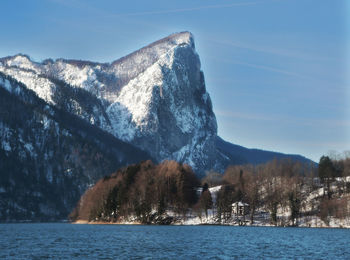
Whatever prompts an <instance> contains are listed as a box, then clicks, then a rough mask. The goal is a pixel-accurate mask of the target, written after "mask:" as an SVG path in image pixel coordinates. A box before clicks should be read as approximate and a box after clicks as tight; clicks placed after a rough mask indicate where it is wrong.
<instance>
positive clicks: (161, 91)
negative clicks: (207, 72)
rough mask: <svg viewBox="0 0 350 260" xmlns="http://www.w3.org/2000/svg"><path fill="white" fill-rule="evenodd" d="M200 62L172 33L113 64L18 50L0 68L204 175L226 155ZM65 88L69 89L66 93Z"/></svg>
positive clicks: (182, 36)
mask: <svg viewBox="0 0 350 260" xmlns="http://www.w3.org/2000/svg"><path fill="white" fill-rule="evenodd" d="M200 67H201V65H200V60H199V56H198V54H197V52H196V50H195V44H194V39H193V35H192V34H191V33H189V32H182V33H176V34H172V35H170V36H168V37H166V38H164V39H162V40H159V41H157V42H154V43H152V44H150V45H148V46H146V47H144V48H142V49H140V50H138V51H136V52H134V53H132V54H130V55H128V56H125V57H123V58H121V59H119V60H116V61H114V62H112V63H94V62H88V61H76V60H64V59H58V60H56V61H52V60H45V61H44V62H42V63H37V62H33V61H31V60H30V58H29V57H28V56H25V55H16V56H13V57H6V58H3V59H1V60H0V72H3V73H4V74H6V75H9V76H11V77H13V78H15V79H16V80H18V81H19V82H21V83H23V84H25V85H26V86H27V87H28V88H29V89H31V90H33V91H34V92H35V93H36V94H37V95H38V96H39V97H40V98H42V99H43V100H45V101H46V102H48V103H50V104H53V105H57V106H60V107H63V108H65V109H66V110H68V111H69V112H71V113H74V114H76V115H78V116H80V117H81V118H83V119H85V120H86V121H87V122H89V123H91V124H94V125H97V126H98V127H100V128H102V129H103V130H105V131H108V132H110V133H111V134H113V135H114V136H115V137H117V138H119V139H121V140H123V141H126V142H129V143H131V144H133V145H135V146H137V147H139V148H141V149H143V150H145V151H147V152H149V153H150V154H151V155H152V156H153V157H154V158H156V159H157V160H158V161H162V160H165V159H173V160H176V161H178V162H181V163H187V164H189V165H191V166H192V167H193V169H194V170H195V171H196V172H197V173H199V174H203V173H204V172H205V171H206V170H210V169H216V170H222V169H223V164H224V161H225V158H224V157H223V156H222V155H221V154H220V153H218V152H217V149H216V144H215V138H216V136H217V123H216V118H215V115H214V113H213V111H212V104H211V100H210V97H209V94H208V93H207V92H206V88H205V82H204V75H203V72H202V71H201V69H200ZM62 84H63V85H64V86H62ZM67 88H69V89H71V90H74V91H73V92H72V91H71V93H73V94H70V96H69V95H68V96H67V95H66V93H67ZM78 89H79V90H80V91H83V92H87V93H88V94H89V95H91V96H92V97H94V98H96V99H97V100H98V101H96V100H94V104H85V106H84V104H83V103H84V102H83V101H81V100H82V98H80V99H79V97H76V95H77V93H78V94H79V93H81V92H76V91H77V90H78ZM62 93H63V94H65V96H64V95H63V94H62ZM61 96H62V97H61ZM73 96H74V97H73ZM62 103H64V105H62ZM89 106H92V107H93V108H90V107H89ZM226 160H227V159H226Z"/></svg>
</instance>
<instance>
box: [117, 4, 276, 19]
mask: <svg viewBox="0 0 350 260" xmlns="http://www.w3.org/2000/svg"><path fill="white" fill-rule="evenodd" d="M275 1H279V0H272V1H260V2H257V1H255V2H241V3H232V4H223V5H206V6H199V7H192V8H179V9H169V10H159V11H147V12H135V13H119V14H114V16H143V15H157V14H170V13H184V12H192V11H199V10H205V9H220V8H230V7H236V6H249V5H258V4H262V3H266V2H275Z"/></svg>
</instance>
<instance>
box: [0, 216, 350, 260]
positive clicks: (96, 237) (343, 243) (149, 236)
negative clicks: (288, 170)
mask: <svg viewBox="0 0 350 260" xmlns="http://www.w3.org/2000/svg"><path fill="white" fill-rule="evenodd" d="M8 258H10V259H43V258H44V259H45V258H60V259H130V258H133V259H141V258H142V259H144V258H148V259H151V258H162V259H203V258H214V259H242V258H243V259H256V258H260V259H261V258H276V259H283V258H284V259H287V258H292V259H350V230H347V229H319V228H273V227H230V226H141V225H140V226H139V225H72V224H63V223H48V224H0V259H8Z"/></svg>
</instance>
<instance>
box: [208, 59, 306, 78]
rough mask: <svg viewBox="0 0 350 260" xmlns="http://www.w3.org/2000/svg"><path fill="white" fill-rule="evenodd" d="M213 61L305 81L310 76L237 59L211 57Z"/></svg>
mask: <svg viewBox="0 0 350 260" xmlns="http://www.w3.org/2000/svg"><path fill="white" fill-rule="evenodd" d="M211 59H213V60H217V61H219V62H224V63H228V64H234V65H242V66H246V67H250V68H254V69H259V70H265V71H270V72H274V73H279V74H284V75H288V76H293V77H298V78H303V79H305V78H309V77H308V76H305V75H302V74H299V73H296V72H293V71H289V70H285V69H281V68H276V67H271V66H266V65H259V64H254V63H248V62H242V61H239V60H235V59H232V60H231V59H230V60H229V59H223V58H217V57H211Z"/></svg>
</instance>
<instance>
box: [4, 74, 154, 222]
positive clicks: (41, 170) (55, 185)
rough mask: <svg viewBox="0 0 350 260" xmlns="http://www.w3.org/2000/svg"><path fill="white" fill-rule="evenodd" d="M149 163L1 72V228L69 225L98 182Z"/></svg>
mask: <svg viewBox="0 0 350 260" xmlns="http://www.w3.org/2000/svg"><path fill="white" fill-rule="evenodd" d="M149 158H150V155H148V154H147V153H145V152H143V151H141V150H139V149H137V148H135V147H133V146H132V145H130V144H127V143H125V142H122V141H120V140H118V139H117V138H115V137H114V136H112V135H110V134H108V133H106V132H104V131H102V130H101V129H99V128H97V127H94V126H92V125H91V124H89V123H87V122H86V121H84V120H82V119H80V118H78V117H77V116H75V115H72V114H71V113H68V112H66V111H65V110H62V109H59V108H57V107H55V106H52V105H50V104H48V103H46V102H44V101H43V100H42V99H40V98H38V97H37V95H36V94H35V93H34V92H33V91H31V90H28V89H27V88H26V86H25V85H23V84H21V83H19V82H17V81H16V80H15V79H13V78H11V77H9V76H7V75H4V74H3V73H1V72H0V222H3V221H12V220H16V221H18V220H36V221H39V220H40V221H43V220H44V221H47V220H58V219H65V218H66V217H67V215H68V213H69V212H70V211H71V210H72V208H73V207H75V205H76V203H77V201H78V200H79V198H80V196H81V194H82V193H83V192H84V191H85V190H86V189H87V188H88V187H89V186H90V185H93V184H94V183H95V182H96V181H97V180H98V179H100V178H101V177H103V176H104V175H107V174H108V173H111V172H113V171H115V170H117V169H118V168H120V167H122V166H125V165H128V164H131V163H136V162H139V161H140V160H146V159H149Z"/></svg>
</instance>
